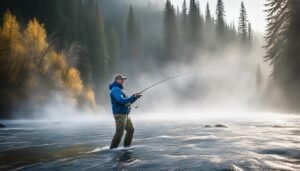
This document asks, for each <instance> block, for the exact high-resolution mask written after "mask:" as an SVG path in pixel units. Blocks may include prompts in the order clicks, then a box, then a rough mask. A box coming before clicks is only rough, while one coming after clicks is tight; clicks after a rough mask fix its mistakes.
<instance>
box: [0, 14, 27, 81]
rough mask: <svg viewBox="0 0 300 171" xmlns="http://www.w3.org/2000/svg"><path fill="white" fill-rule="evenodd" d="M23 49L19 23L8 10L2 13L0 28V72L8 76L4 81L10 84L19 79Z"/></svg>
mask: <svg viewBox="0 0 300 171" xmlns="http://www.w3.org/2000/svg"><path fill="white" fill-rule="evenodd" d="M25 50H26V49H25V47H24V45H23V42H22V34H21V32H20V25H19V23H18V22H17V20H16V17H15V16H13V15H11V13H10V12H9V11H8V12H6V13H5V14H4V17H3V25H2V26H1V28H0V67H1V74H5V75H7V76H8V78H7V79H6V81H7V83H8V84H10V85H15V84H17V82H18V80H20V77H21V74H22V72H23V69H24V65H25V59H24V56H25V55H24V54H25Z"/></svg>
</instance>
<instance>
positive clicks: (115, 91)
mask: <svg viewBox="0 0 300 171" xmlns="http://www.w3.org/2000/svg"><path fill="white" fill-rule="evenodd" d="M111 94H112V96H113V97H114V99H115V100H116V101H117V102H118V103H120V104H127V103H133V102H134V101H136V99H137V98H135V97H134V96H130V97H129V98H125V97H123V95H122V93H121V90H120V89H113V90H112V91H111Z"/></svg>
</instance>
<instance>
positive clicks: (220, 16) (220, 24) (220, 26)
mask: <svg viewBox="0 0 300 171" xmlns="http://www.w3.org/2000/svg"><path fill="white" fill-rule="evenodd" d="M224 17H225V9H224V2H223V0H218V2H217V7H216V33H217V37H218V38H219V39H224V37H225V19H224Z"/></svg>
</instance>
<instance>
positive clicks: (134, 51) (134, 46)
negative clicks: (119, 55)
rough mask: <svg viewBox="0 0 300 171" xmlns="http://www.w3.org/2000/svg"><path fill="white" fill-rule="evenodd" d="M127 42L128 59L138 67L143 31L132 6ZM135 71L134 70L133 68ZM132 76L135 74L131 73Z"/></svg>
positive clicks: (128, 20) (129, 15) (128, 19)
mask: <svg viewBox="0 0 300 171" xmlns="http://www.w3.org/2000/svg"><path fill="white" fill-rule="evenodd" d="M126 31H127V42H128V45H127V46H128V54H127V55H128V57H129V62H130V63H132V64H134V65H133V66H137V65H138V64H139V62H140V48H141V46H140V43H141V40H140V39H141V33H140V31H141V29H140V26H139V24H138V22H137V19H136V17H135V14H134V10H133V7H132V5H130V8H129V13H128V18H127V30H126ZM131 69H134V68H131ZM129 72H130V74H131V75H132V74H133V73H134V72H133V71H129Z"/></svg>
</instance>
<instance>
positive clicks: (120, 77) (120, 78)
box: [115, 74, 127, 84]
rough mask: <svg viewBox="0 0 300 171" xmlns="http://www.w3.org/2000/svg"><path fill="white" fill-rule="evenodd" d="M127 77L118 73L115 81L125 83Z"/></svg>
mask: <svg viewBox="0 0 300 171" xmlns="http://www.w3.org/2000/svg"><path fill="white" fill-rule="evenodd" d="M126 79H127V77H125V76H123V75H122V74H117V75H116V76H115V81H116V82H117V83H119V84H123V83H124V80H126Z"/></svg>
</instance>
